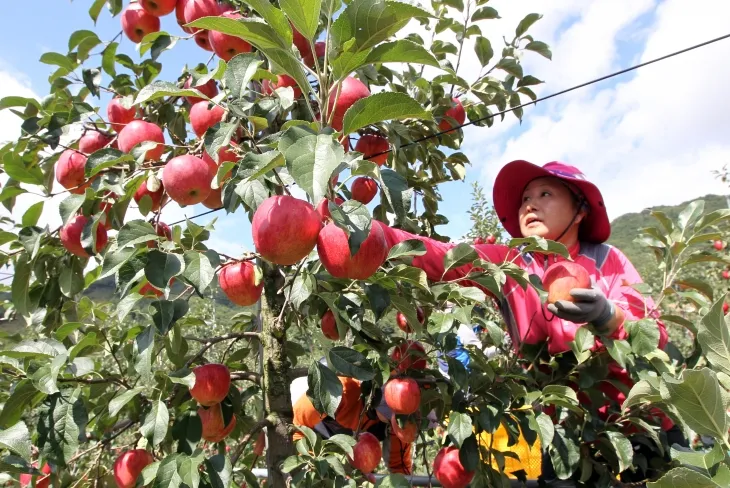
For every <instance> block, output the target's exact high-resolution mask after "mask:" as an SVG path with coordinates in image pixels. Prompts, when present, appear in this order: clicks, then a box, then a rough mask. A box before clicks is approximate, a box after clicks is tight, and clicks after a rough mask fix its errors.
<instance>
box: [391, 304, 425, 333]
mask: <svg viewBox="0 0 730 488" xmlns="http://www.w3.org/2000/svg"><path fill="white" fill-rule="evenodd" d="M416 316H417V318H418V321H419V322H420V323H421V324H423V322H424V321H425V320H426V316H425V315H424V314H423V309H422V308H421V307H416ZM395 321H396V323H397V324H398V327H399V328H400V330H402V331H403V332H405V333H407V334H410V333H411V332H413V329H412V328H411V326H410V324H408V319H407V318H406V316H405V315H404V314H403V312H398V313H396V314H395Z"/></svg>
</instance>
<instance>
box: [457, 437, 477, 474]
mask: <svg viewBox="0 0 730 488" xmlns="http://www.w3.org/2000/svg"><path fill="white" fill-rule="evenodd" d="M459 461H460V462H461V465H462V466H464V469H466V470H467V471H476V470H477V467H478V465H479V444H478V443H477V437H476V435H474V434H472V435H470V436H469V437H467V438H466V439H464V442H463V443H462V444H461V448H460V449H459Z"/></svg>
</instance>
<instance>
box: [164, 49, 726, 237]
mask: <svg viewBox="0 0 730 488" xmlns="http://www.w3.org/2000/svg"><path fill="white" fill-rule="evenodd" d="M728 38H730V34H725V35H724V36H720V37H716V38H714V39H710V40H708V41H705V42H701V43H699V44H695V45H693V46H690V47H687V48H684V49H680V50H679V51H675V52H672V53H670V54H666V55H664V56H660V57H658V58H654V59H651V60H649V61H645V62H643V63H639V64H636V65H634V66H631V67H629V68H625V69H622V70H620V71H615V72H613V73H611V74H608V75H605V76H601V77H600V78H596V79H594V80H591V81H586V82H585V83H581V84H579V85H575V86H572V87H570V88H566V89H565V90H561V91H558V92H555V93H551V94H550V95H546V96H544V97H539V98H536V99H535V100H531V101H529V102H525V103H522V104H520V105H517V106H514V107H510V108H508V109H505V110H501V111H499V112H495V113H491V114H489V115H486V116H484V117H481V118H479V119H476V120H470V121H469V122H466V123H464V124H461V125H457V126H451V127H450V128H449V129H447V130H444V131H440V132H436V133H434V134H429V135H427V136H424V137H420V138H418V139H414V140H413V141H410V142H407V143H405V144H402V145H400V146H398V148H397V149H403V148H405V147H409V146H413V145H415V144H418V143H421V142H424V141H427V140H429V139H435V138H437V137H440V136H442V135H444V134H448V133H450V132H453V131H455V130H457V129H463V128H464V127H468V126H470V125H474V124H478V123H479V122H484V121H485V120H489V119H493V118H494V117H498V116H500V115H504V114H508V113H510V112H514V111H515V110H519V109H521V108H524V107H529V106H530V105H537V104H538V103H539V102H544V101H545V100H549V99H551V98H555V97H558V96H560V95H565V94H566V93H570V92H572V91H575V90H579V89H580V88H585V87H587V86H590V85H594V84H596V83H600V82H601V81H605V80H608V79H611V78H614V77H616V76H620V75H623V74H626V73H629V72H631V71H635V70H637V69H639V68H643V67H645V66H649V65H650V64H654V63H658V62H660V61H664V60H666V59H669V58H673V57H674V56H678V55H680V54H684V53H687V52H690V51H693V50H695V49H699V48H701V47H704V46H708V45H710V44H714V43H716V42H719V41H722V40H725V39H728ZM393 150H394V149H392V148H391V149H388V150H387V151H381V152H379V153H375V154H370V155H367V156H364V159H370V158H374V157H376V156H382V155H383V154H388V153H391V152H393ZM223 208H224V207H219V208H215V209H212V210H208V211H207V212H203V213H200V214H196V215H193V216H191V217H186V218H185V219H182V220H178V221H177V222H173V223H172V224H170V225H176V224H180V223H183V222H185V221H186V220H193V219H197V218H200V217H204V216H206V215H210V214H212V213H214V212H217V211H219V210H223Z"/></svg>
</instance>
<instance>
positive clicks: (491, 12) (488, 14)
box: [471, 7, 502, 22]
mask: <svg viewBox="0 0 730 488" xmlns="http://www.w3.org/2000/svg"><path fill="white" fill-rule="evenodd" d="M501 18H502V17H500V16H499V13H498V12H497V10H496V9H494V8H492V7H482V8H480V9H479V10H477V11H476V12H474V15H472V16H471V21H472V22H476V21H478V20H492V19H501Z"/></svg>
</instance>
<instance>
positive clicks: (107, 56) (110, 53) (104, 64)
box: [101, 42, 119, 77]
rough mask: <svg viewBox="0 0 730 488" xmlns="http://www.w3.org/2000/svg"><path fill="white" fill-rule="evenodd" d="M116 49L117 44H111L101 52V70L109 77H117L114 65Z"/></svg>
mask: <svg viewBox="0 0 730 488" xmlns="http://www.w3.org/2000/svg"><path fill="white" fill-rule="evenodd" d="M118 47H119V43H118V42H112V43H111V44H109V45H108V46H107V47H105V48H104V50H103V51H102V52H101V68H102V69H103V70H104V72H105V73H106V74H108V75H109V76H111V77H114V76H117V70H116V67H115V64H116V56H117V48H118Z"/></svg>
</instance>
